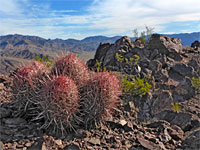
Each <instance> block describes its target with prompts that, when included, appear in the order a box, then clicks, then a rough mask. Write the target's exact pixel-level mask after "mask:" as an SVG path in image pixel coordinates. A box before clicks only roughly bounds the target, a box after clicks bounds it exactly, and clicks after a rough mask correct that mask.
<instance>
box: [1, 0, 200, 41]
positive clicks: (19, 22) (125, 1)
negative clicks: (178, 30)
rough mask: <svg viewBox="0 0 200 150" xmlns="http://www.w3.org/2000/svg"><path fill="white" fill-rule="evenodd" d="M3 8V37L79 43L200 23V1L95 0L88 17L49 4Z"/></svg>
mask: <svg viewBox="0 0 200 150" xmlns="http://www.w3.org/2000/svg"><path fill="white" fill-rule="evenodd" d="M0 4H1V5H0V19H1V21H0V34H10V33H20V34H32V35H38V36H42V37H45V38H57V37H58V38H65V39H66V38H78V39H80V38H83V37H85V36H90V35H97V34H98V35H100V34H101V35H107V36H113V35H124V34H127V35H131V34H132V30H133V29H134V28H137V29H138V30H139V31H142V30H144V28H145V25H147V26H149V27H154V28H155V31H156V32H162V31H163V30H164V29H165V24H170V23H172V22H184V21H185V22H186V21H199V24H198V25H197V26H200V11H199V10H200V1H199V0H167V1H161V0H160V1H158V0H148V1H147V0H93V2H92V4H91V6H89V7H88V10H87V11H86V12H87V13H85V14H80V13H79V15H74V14H73V15H70V13H73V12H75V11H74V10H51V9H50V6H49V5H48V4H47V5H44V4H41V5H32V4H31V3H30V1H28V0H21V1H20V0H0ZM199 29H200V28H199ZM183 30H185V29H183ZM87 31H90V32H87ZM165 32H172V31H165ZM173 32H174V31H173Z"/></svg>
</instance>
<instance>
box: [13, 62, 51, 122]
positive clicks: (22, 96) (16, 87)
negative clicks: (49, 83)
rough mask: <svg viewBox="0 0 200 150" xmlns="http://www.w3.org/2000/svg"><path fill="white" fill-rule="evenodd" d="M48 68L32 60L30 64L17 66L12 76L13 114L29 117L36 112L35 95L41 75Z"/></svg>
mask: <svg viewBox="0 0 200 150" xmlns="http://www.w3.org/2000/svg"><path fill="white" fill-rule="evenodd" d="M47 72H48V68H47V67H46V66H44V65H43V64H42V63H40V62H36V61H34V62H33V63H31V64H30V65H27V66H24V67H22V68H19V69H18V70H17V71H16V72H15V74H14V78H13V86H12V92H13V102H12V103H13V106H14V107H16V108H17V109H16V112H15V116H17V117H19V116H20V117H24V118H26V119H27V118H29V119H31V118H32V117H33V116H34V115H37V114H35V112H37V110H36V109H35V108H36V107H35V105H34V102H33V101H34V99H35V98H36V97H35V96H37V95H38V92H39V91H40V88H39V87H41V86H39V84H40V81H41V80H42V78H43V75H44V74H45V73H47Z"/></svg>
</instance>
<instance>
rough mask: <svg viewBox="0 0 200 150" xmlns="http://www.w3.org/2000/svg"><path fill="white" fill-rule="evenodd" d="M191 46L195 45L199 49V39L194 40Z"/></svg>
mask: <svg viewBox="0 0 200 150" xmlns="http://www.w3.org/2000/svg"><path fill="white" fill-rule="evenodd" d="M191 47H193V48H194V49H195V50H197V49H198V48H200V42H199V41H198V40H196V41H194V42H193V43H192V44H191Z"/></svg>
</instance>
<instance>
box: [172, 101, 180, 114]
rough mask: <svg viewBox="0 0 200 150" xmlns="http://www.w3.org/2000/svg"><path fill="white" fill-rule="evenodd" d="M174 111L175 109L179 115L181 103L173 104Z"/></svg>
mask: <svg viewBox="0 0 200 150" xmlns="http://www.w3.org/2000/svg"><path fill="white" fill-rule="evenodd" d="M172 109H173V110H174V111H175V112H177V113H179V112H180V106H179V103H178V102H176V103H173V104H172Z"/></svg>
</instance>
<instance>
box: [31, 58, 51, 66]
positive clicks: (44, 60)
mask: <svg viewBox="0 0 200 150" xmlns="http://www.w3.org/2000/svg"><path fill="white" fill-rule="evenodd" d="M35 60H36V61H39V62H41V63H43V64H44V65H46V66H47V67H50V66H51V65H52V60H50V59H49V58H48V57H47V56H44V55H43V56H42V58H41V57H40V56H36V57H35Z"/></svg>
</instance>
